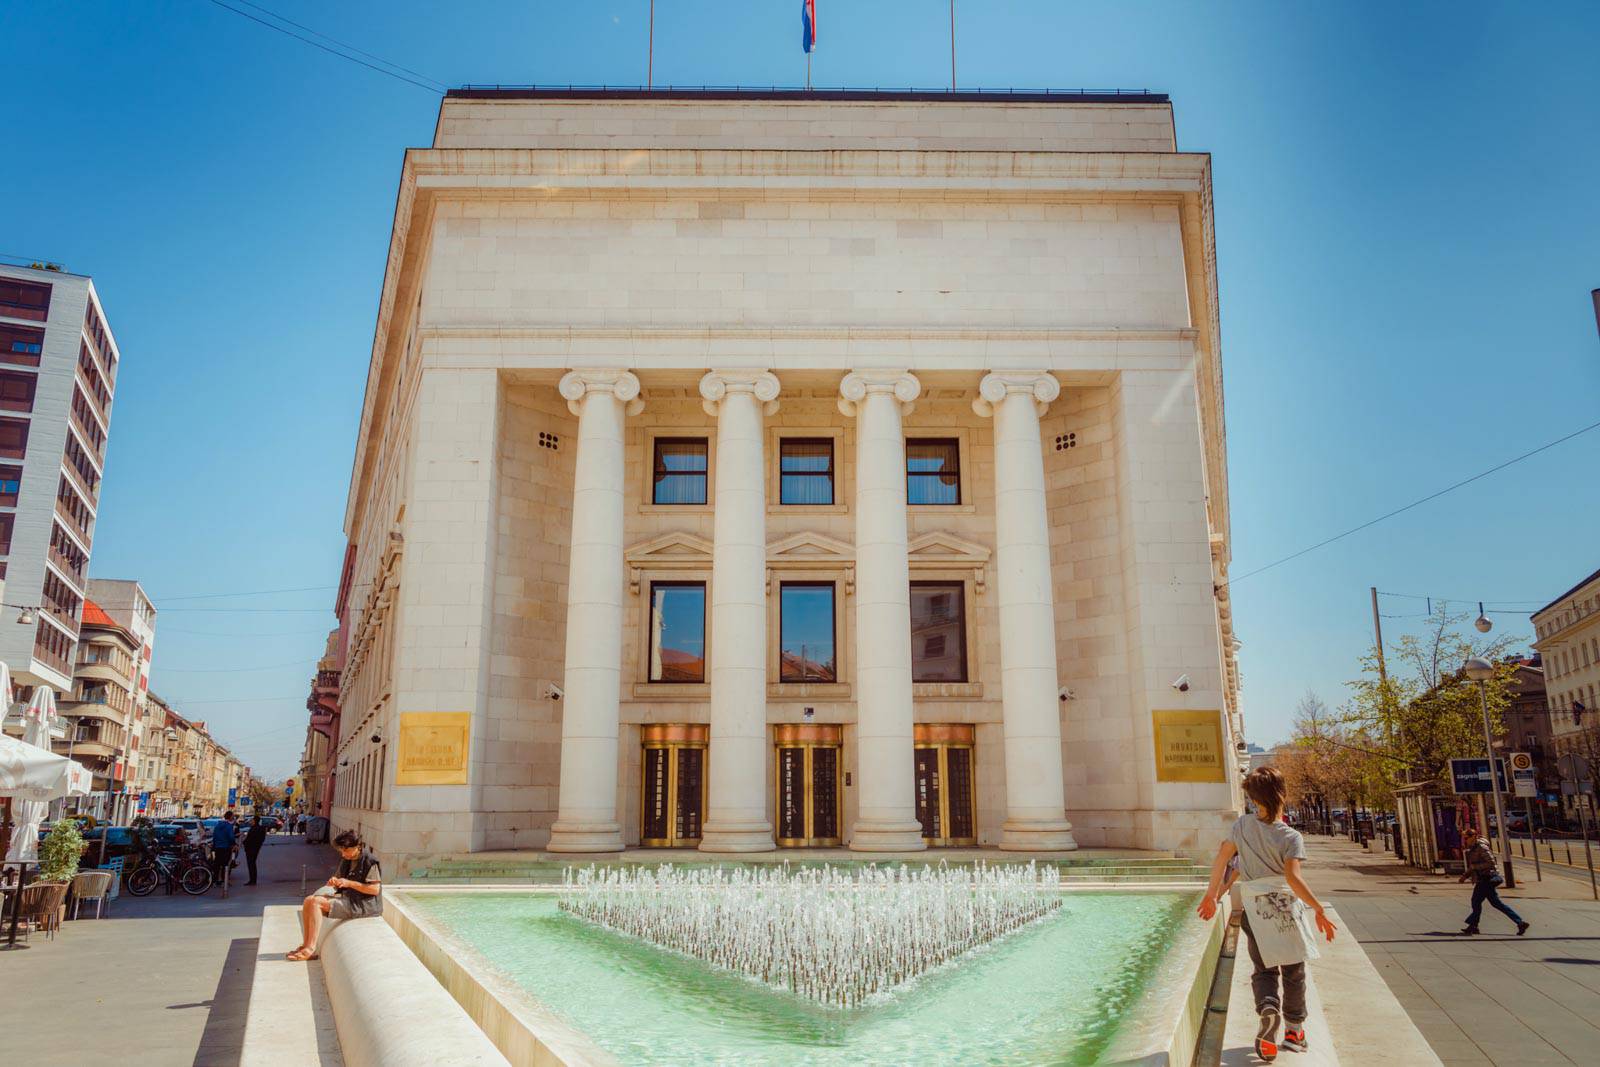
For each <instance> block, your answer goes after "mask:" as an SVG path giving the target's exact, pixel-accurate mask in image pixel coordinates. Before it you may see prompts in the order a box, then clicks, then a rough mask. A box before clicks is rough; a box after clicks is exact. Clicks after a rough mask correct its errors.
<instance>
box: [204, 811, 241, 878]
mask: <svg viewBox="0 0 1600 1067" xmlns="http://www.w3.org/2000/svg"><path fill="white" fill-rule="evenodd" d="M236 818H238V816H236V815H235V814H234V813H233V812H231V811H230V812H228V813H227V814H226V815H224V816H223V817H222V821H221V822H219V823H217V825H216V828H215V829H213V830H212V831H211V880H212V881H213V882H214V883H216V884H217V885H221V884H222V879H223V877H224V876H225V875H226V874H227V872H228V864H230V863H232V862H233V846H234V842H236V841H237V840H238V835H237V834H236V833H235V832H234V828H233V822H234V820H235V819H236Z"/></svg>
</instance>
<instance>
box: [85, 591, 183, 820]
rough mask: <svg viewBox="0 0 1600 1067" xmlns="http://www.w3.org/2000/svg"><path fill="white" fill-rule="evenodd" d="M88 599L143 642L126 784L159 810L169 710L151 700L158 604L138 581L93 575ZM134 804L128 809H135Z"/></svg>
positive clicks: (135, 685) (137, 664)
mask: <svg viewBox="0 0 1600 1067" xmlns="http://www.w3.org/2000/svg"><path fill="white" fill-rule="evenodd" d="M89 599H90V600H92V601H94V602H95V603H96V604H98V605H99V606H100V608H101V610H102V611H104V612H105V613H106V615H108V616H109V617H110V618H111V619H112V620H113V621H115V622H116V623H117V625H119V626H121V627H122V628H123V629H124V630H126V631H127V632H128V633H130V634H132V635H133V637H134V639H135V640H136V641H138V643H139V649H138V652H137V653H136V654H135V656H134V663H133V679H132V681H133V687H132V699H133V722H132V725H131V727H130V730H129V735H130V737H129V752H128V762H129V766H128V769H127V775H126V779H125V781H124V785H125V787H126V790H127V793H128V794H129V796H130V797H131V798H133V800H134V801H137V800H138V798H140V797H144V798H145V806H146V808H147V809H148V810H152V811H153V810H155V802H156V801H157V800H158V799H159V797H158V794H159V792H160V790H161V782H162V779H163V777H164V776H165V775H164V768H163V758H164V754H165V749H166V729H167V714H166V710H165V709H163V708H158V707H155V706H152V705H151V704H150V700H149V697H150V667H151V664H152V662H153V659H154V656H155V646H156V608H155V605H154V604H153V603H151V602H150V598H149V597H148V596H147V595H146V594H145V591H144V587H143V586H141V585H140V584H139V583H138V582H137V581H133V580H131V579H123V578H91V579H89ZM135 808H136V804H130V806H129V810H135Z"/></svg>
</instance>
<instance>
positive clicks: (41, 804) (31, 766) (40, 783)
mask: <svg viewBox="0 0 1600 1067" xmlns="http://www.w3.org/2000/svg"><path fill="white" fill-rule="evenodd" d="M10 691H11V672H10V671H9V670H7V669H6V668H5V665H4V664H0V696H4V695H9V693H10ZM55 717H56V695H55V693H54V691H52V690H51V689H50V687H49V686H44V685H41V686H37V687H35V688H34V691H33V699H31V700H29V701H28V707H27V710H26V711H24V712H23V716H22V740H21V741H18V740H16V739H15V738H12V737H6V738H3V739H0V796H9V797H12V798H13V799H12V802H11V821H12V824H13V825H12V831H11V847H10V849H9V850H7V852H6V862H7V863H21V862H26V863H34V862H37V861H38V859H39V827H40V826H41V825H42V824H43V823H44V817H45V813H46V812H47V811H48V810H49V804H48V802H49V801H51V800H54V799H55V798H56V797H64V796H67V795H69V794H71V793H87V792H88V791H89V790H88V789H87V788H85V786H86V784H88V783H92V781H93V779H92V778H91V777H90V776H89V772H88V770H87V769H86V768H85V767H84V766H83V765H82V764H80V763H77V762H76V761H74V760H70V759H67V758H66V757H65V756H58V755H56V754H55V753H54V752H52V751H50V726H51V723H52V722H54V720H55Z"/></svg>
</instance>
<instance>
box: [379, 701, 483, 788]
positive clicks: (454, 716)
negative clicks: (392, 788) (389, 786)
mask: <svg viewBox="0 0 1600 1067" xmlns="http://www.w3.org/2000/svg"><path fill="white" fill-rule="evenodd" d="M471 733H472V712H470V711H403V712H401V713H400V755H399V762H398V764H397V765H396V768H395V775H394V784H395V785H466V784H467V751H468V747H469V743H470V737H471Z"/></svg>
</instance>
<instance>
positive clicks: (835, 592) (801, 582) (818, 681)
mask: <svg viewBox="0 0 1600 1067" xmlns="http://www.w3.org/2000/svg"><path fill="white" fill-rule="evenodd" d="M777 584H778V595H777V596H776V597H774V598H773V599H774V600H775V601H776V602H777V603H776V610H777V614H778V626H777V635H778V641H777V645H776V658H777V682H778V684H779V685H781V686H807V685H813V686H814V685H826V686H832V685H838V684H839V683H840V681H841V679H842V678H843V673H844V672H843V664H842V663H841V662H840V656H839V644H840V642H839V582H838V581H837V580H836V579H834V578H831V577H826V578H796V579H788V578H785V579H780V580H779V581H778V583H777ZM791 587H792V588H795V589H827V590H828V591H829V593H830V594H831V599H832V610H831V611H830V613H829V615H830V622H831V623H832V627H831V633H832V637H831V640H832V642H833V644H832V652H833V677H832V678H785V677H784V676H783V646H784V639H783V638H784V634H783V592H784V590H785V589H789V588H791Z"/></svg>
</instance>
